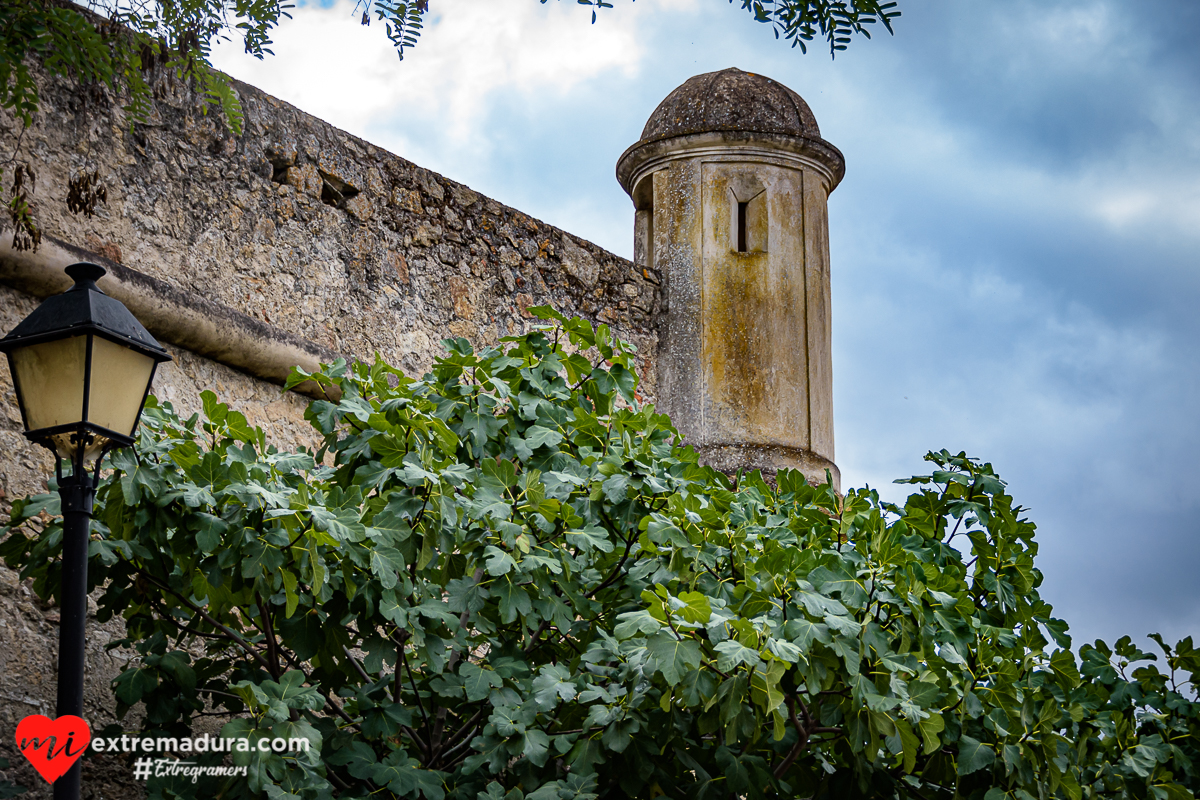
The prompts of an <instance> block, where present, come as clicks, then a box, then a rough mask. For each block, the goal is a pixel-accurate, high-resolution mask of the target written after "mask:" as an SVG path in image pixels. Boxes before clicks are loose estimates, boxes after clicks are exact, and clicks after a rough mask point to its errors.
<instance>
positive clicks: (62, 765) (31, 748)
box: [17, 714, 92, 783]
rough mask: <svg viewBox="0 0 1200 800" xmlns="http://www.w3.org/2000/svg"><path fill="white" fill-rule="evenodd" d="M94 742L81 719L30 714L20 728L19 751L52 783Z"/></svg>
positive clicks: (18, 733)
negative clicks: (51, 717)
mask: <svg viewBox="0 0 1200 800" xmlns="http://www.w3.org/2000/svg"><path fill="white" fill-rule="evenodd" d="M91 741H92V732H91V729H90V728H88V724H87V723H86V722H84V721H83V718H82V717H73V716H70V715H67V716H64V717H59V718H58V719H50V718H49V717H43V716H42V715H41V714H30V715H29V716H28V717H26V718H25V719H23V720H21V722H20V723H19V724H18V725H17V748H18V749H19V750H20V751H21V752H22V753H23V754H24V755H25V757H26V758H28V759H29V763H30V764H33V768H34V769H36V770H37V771H38V772H40V773H41V774H42V777H43V778H45V779H46V780H47V781H49V782H50V783H54V782H55V781H56V780H58V779H59V778H61V777H62V776H63V775H65V774H66V773H67V770H69V769H70V768H71V765H72V764H74V763H75V762H76V761H78V760H79V757H80V756H81V755H83V751H84V750H87V748H88V744H89V743H91Z"/></svg>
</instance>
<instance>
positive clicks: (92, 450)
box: [0, 263, 171, 800]
mask: <svg viewBox="0 0 1200 800" xmlns="http://www.w3.org/2000/svg"><path fill="white" fill-rule="evenodd" d="M66 272H67V275H69V276H70V277H71V278H73V279H74V280H75V285H74V286H72V287H71V288H70V289H68V290H67V291H65V292H63V293H62V294H60V295H55V296H54V297H50V298H47V299H46V300H45V301H44V302H43V303H42V304H41V305H40V306H38V307H37V308H36V309H35V310H34V312H33V313H32V314H30V315H29V316H28V317H26V318H25V319H24V320H22V322H21V323H20V324H19V325H17V327H16V328H14V329H13V330H12V332H11V333H9V334H8V336H5V337H4V338H3V339H0V352H3V353H5V354H7V355H8V366H9V370H10V372H11V374H12V380H13V387H14V388H15V389H16V392H17V404H18V405H19V406H20V407H21V419H22V421H23V422H24V425H25V436H26V437H27V438H28V439H29V440H30V441H33V442H36V443H37V444H40V445H42V446H43V447H46V448H47V449H49V450H50V451H51V452H53V453H54V454H55V457H56V470H57V473H58V493H59V496H60V497H61V498H62V515H63V553H62V607H61V623H60V627H59V634H58V715H59V716H60V717H61V716H64V715H68V714H70V715H74V716H82V715H83V665H84V655H83V643H84V621H85V619H86V618H87V551H88V528H89V525H90V522H91V519H92V503H93V501H94V500H95V498H96V483H97V479H98V478H99V474H100V462H101V460H102V459H103V458H104V454H105V453H107V452H108V451H109V450H112V449H113V448H116V447H128V446H130V445H132V444H133V434H134V431H136V430H137V424H138V417H139V416H140V415H141V413H142V405H143V404H144V403H145V402H146V394H147V393H148V392H149V391H150V383H151V382H152V381H153V380H154V371H155V369H156V368H157V367H158V365H159V363H161V362H163V361H169V360H170V359H171V356H170V355H168V354H167V351H166V350H164V349H163V347H162V345H160V344H159V343H158V342H157V341H155V339H154V337H153V336H151V335H150V334H149V332H147V331H146V329H145V328H143V327H142V325H141V323H140V322H138V321H137V319H135V318H134V316H133V314H131V313H130V312H129V309H127V308H125V306H123V305H121V303H120V302H119V301H117V300H114V299H113V298H111V297H109V296H108V295H106V294H104V292H102V291H100V289H99V288H98V287H97V286H96V281H97V280H98V279H99V278H100V277H101V276H103V275H104V273H105V269H104V268H103V267H100V266H97V265H95V264H88V263H80V264H72V265H71V266H69V267H67V269H66ZM64 460H66V461H67V462H68V463H69V464H70V465H71V474H70V475H68V476H65V477H64V476H63V469H62V464H63V461H64ZM93 461H94V462H95V468H94V470H93V471H92V474H91V475H89V474H88V465H89V464H90V463H91V462H93ZM80 766H81V764H80V762H78V761H76V762H75V764H74V765H73V766H72V767H71V770H70V771H69V772H67V773H66V774H65V775H63V776H62V777H60V778H59V779H58V780H56V781H55V782H54V798H55V800H77V799H78V797H79V788H80V783H79V774H80Z"/></svg>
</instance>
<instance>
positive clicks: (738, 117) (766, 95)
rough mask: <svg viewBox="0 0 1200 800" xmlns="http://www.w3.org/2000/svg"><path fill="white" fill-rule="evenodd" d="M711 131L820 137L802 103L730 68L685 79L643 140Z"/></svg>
mask: <svg viewBox="0 0 1200 800" xmlns="http://www.w3.org/2000/svg"><path fill="white" fill-rule="evenodd" d="M710 131H744V132H748V133H776V134H785V135H789V136H803V137H807V138H816V139H819V138H820V137H821V131H820V130H819V129H818V128H817V119H816V117H814V116H813V113H812V110H811V109H809V107H808V103H806V102H804V98H803V97H801V96H800V95H798V94H796V93H795V92H793V91H792V90H791V89H789V88H788V87H786V86H784V85H783V84H782V83H779V82H778V81H773V80H771V79H770V78H768V77H766V76H765V75H756V74H755V73H753V72H742V71H741V70H740V69H736V68H733V67H730V68H729V69H723V70H721V71H719V72H708V73H705V74H703V75H697V76H695V77H694V78H689V79H688V80H687V81H685V82H684V83H683V85H682V86H680V87H679V88H677V89H676V90H675V91H673V92H671V93H670V94H669V95H667V97H666V99H665V100H663V101H662V102H661V103H659V104H658V108H656V109H654V113H653V114H651V115H650V119H649V120H647V122H646V127H645V129H643V130H642V141H643V142H648V141H654V140H658V139H668V138H671V137H673V136H685V135H687V134H692V133H708V132H710Z"/></svg>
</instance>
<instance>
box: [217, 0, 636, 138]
mask: <svg viewBox="0 0 1200 800" xmlns="http://www.w3.org/2000/svg"><path fill="white" fill-rule="evenodd" d="M645 5H646V4H642V6H640V7H638V6H634V7H629V8H622V9H620V10H619V12H620V13H611V12H610V13H607V14H605V15H604V16H603V18H602V19H601V20H600V21H599V22H598V23H597V24H596V25H591V24H589V18H588V9H586V8H583V7H581V6H579V5H577V4H574V3H550V4H547V5H542V4H539V3H537V2H534V0H491V1H490V2H486V3H485V2H478V0H440V1H439V2H438V3H436V4H435V7H436V14H433V15H431V17H430V21H429V23H428V24H427V26H426V28H425V31H424V33H423V35H422V37H421V40H420V41H419V42H418V44H417V46H416V47H415V48H413V49H412V50H410V51H408V54H407V55H406V56H405V60H404V61H403V62H400V61H399V59H398V58H397V56H396V53H395V51H394V50H393V49H392V47H391V45H390V43H389V42H388V40H387V38H386V37H385V36H384V32H383V30H382V24H381V23H380V22H379V21H378V20H374V21H372V23H371V25H370V26H369V27H368V26H363V25H361V24H360V17H359V16H357V15H356V14H355V13H354V9H355V6H354V3H352V2H350V0H337V1H336V2H335V3H334V4H333V5H332V6H330V7H328V8H319V7H314V6H307V7H304V8H300V9H297V10H296V11H295V12H294V17H295V18H294V19H293V20H291V21H289V22H285V23H284V24H283V25H282V26H281V27H280V28H279V30H278V31H277V33H276V36H275V44H274V46H273V49H274V51H275V53H276V55H275V57H273V58H272V57H268V58H266V59H264V60H262V61H259V60H256V59H253V58H251V57H248V56H246V55H244V54H242V53H240V52H238V48H237V46H236V43H234V44H229V45H225V46H223V47H221V48H219V49H218V50H217V52H216V54H215V57H214V62H215V63H216V65H217V66H218V67H219V68H221V69H223V70H225V71H227V72H228V73H230V74H232V75H234V76H235V77H237V78H239V79H241V80H244V81H246V82H248V83H251V84H253V85H255V86H258V87H259V88H262V89H264V90H265V91H267V92H270V93H271V94H273V95H276V96H277V97H280V98H282V99H284V100H287V101H288V102H290V103H293V104H294V105H296V106H298V107H300V108H302V109H303V110H305V111H307V112H309V113H311V114H314V115H316V116H318V117H320V118H322V119H325V120H328V121H330V122H332V123H334V124H335V125H337V126H339V127H341V128H344V129H346V130H348V131H350V132H351V133H354V134H356V135H360V136H364V135H366V134H367V132H368V131H370V130H373V129H379V128H380V127H381V126H384V125H387V126H389V127H390V126H392V125H394V126H395V130H394V134H395V135H396V137H397V138H398V139H399V140H401V141H403V140H404V121H405V119H406V118H409V117H424V118H433V119H436V120H438V121H439V124H440V126H441V133H442V135H443V136H445V137H448V138H449V139H450V140H451V141H452V142H453V143H454V144H456V145H458V146H464V147H472V148H475V149H478V148H479V147H480V145H481V144H482V145H485V146H486V141H487V138H488V134H487V131H486V130H483V129H481V125H480V122H481V120H482V119H483V117H484V116H485V115H486V113H487V111H488V109H489V105H490V102H491V98H493V97H494V96H496V95H497V94H498V93H501V92H505V91H514V92H516V93H517V94H518V95H520V96H522V97H524V98H525V99H526V100H527V101H529V102H534V101H537V100H540V99H541V98H543V97H546V96H549V97H561V96H563V95H565V94H567V93H569V92H570V91H571V90H572V89H574V88H575V87H576V86H578V85H579V84H580V83H581V82H583V81H587V80H590V79H593V78H595V77H597V76H599V75H603V74H608V73H611V72H612V71H614V70H617V71H620V72H622V73H625V74H633V73H635V72H636V70H637V69H638V65H639V64H640V62H641V59H642V55H643V51H644V43H643V42H642V41H641V40H639V38H638V36H637V26H638V24H639V20H640V19H641V17H642V16H643V15H644V14H643V10H642V9H643V8H644V7H645ZM614 11H615V9H614ZM378 143H379V144H382V145H383V146H388V144H389V143H388V142H378Z"/></svg>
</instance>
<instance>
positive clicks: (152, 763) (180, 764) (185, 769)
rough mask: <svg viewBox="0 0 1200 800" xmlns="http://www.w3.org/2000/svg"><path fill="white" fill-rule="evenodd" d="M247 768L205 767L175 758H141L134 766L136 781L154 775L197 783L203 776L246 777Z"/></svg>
mask: <svg viewBox="0 0 1200 800" xmlns="http://www.w3.org/2000/svg"><path fill="white" fill-rule="evenodd" d="M246 772H247V767H245V766H240V767H226V766H220V765H216V766H204V765H200V764H196V763H195V762H193V761H178V760H176V759H174V758H147V757H142V758H139V759H138V760H137V761H135V762H134V764H133V778H134V780H139V781H144V780H147V779H149V778H150V776H151V775H153V776H154V777H156V778H168V777H175V776H183V777H185V778H191V779H192V783H195V782H196V781H197V780H198V779H199V778H200V777H201V776H202V775H203V776H213V777H222V778H227V777H238V776H241V777H245V776H246Z"/></svg>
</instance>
